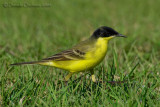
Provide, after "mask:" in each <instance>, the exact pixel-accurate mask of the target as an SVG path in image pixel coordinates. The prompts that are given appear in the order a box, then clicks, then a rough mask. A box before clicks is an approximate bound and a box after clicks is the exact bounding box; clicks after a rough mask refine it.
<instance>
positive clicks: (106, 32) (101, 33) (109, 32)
mask: <svg viewBox="0 0 160 107" xmlns="http://www.w3.org/2000/svg"><path fill="white" fill-rule="evenodd" d="M111 36H116V37H125V36H124V35H122V34H119V33H118V32H117V31H115V30H114V29H112V28H110V27H106V26H102V27H100V28H98V29H97V30H95V31H94V33H93V34H92V36H91V37H93V38H99V37H102V38H103V37H111Z"/></svg>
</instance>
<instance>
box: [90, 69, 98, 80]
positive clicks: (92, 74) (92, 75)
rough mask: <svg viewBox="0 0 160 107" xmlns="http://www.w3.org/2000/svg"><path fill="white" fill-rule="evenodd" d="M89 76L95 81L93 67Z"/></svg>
mask: <svg viewBox="0 0 160 107" xmlns="http://www.w3.org/2000/svg"><path fill="white" fill-rule="evenodd" d="M91 77H92V81H93V82H97V80H96V77H95V75H94V71H93V69H92V70H91Z"/></svg>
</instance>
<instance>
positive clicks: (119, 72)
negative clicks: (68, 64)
mask: <svg viewBox="0 0 160 107" xmlns="http://www.w3.org/2000/svg"><path fill="white" fill-rule="evenodd" d="M159 4H160V1H159V0H155V1H153V0H141V1H139V0H132V1H131V0H123V1H120V0H114V1H113V0H100V1H96V0H85V1H82V0H76V1H74V0H70V1H64V0H50V1H43V0H37V1H36V0H35V1H34V2H31V1H29V0H26V1H23V2H22V1H15V0H8V1H4V0H1V1H0V93H1V94H0V105H3V106H6V105H9V106H16V105H19V106H22V105H30V106H102V105H104V106H158V105H160V42H159V41H160V30H159V28H160V20H159V16H160V12H159ZM36 5H40V6H39V7H38V6H36ZM44 5H45V6H44ZM102 25H105V26H109V27H112V28H114V29H115V30H117V31H118V32H120V33H121V34H124V35H126V36H127V38H114V39H113V40H111V41H110V43H109V48H108V52H107V55H106V57H105V59H104V61H103V62H102V63H101V64H100V65H98V66H97V67H95V69H94V72H95V73H96V77H97V78H98V82H97V83H93V82H92V81H91V79H90V75H91V74H90V73H85V74H83V75H84V76H82V74H76V75H74V76H73V77H72V78H71V80H70V81H68V83H66V82H64V76H65V75H67V72H66V71H63V70H60V69H56V68H53V67H47V66H40V65H27V66H15V67H11V66H9V65H10V64H12V63H15V62H23V61H35V60H40V59H42V58H46V57H49V56H51V55H53V54H55V53H57V52H60V51H62V50H64V49H68V48H69V47H72V46H73V45H75V44H76V43H78V42H79V41H82V40H84V39H87V38H88V37H89V36H90V35H91V34H92V32H93V31H94V30H95V29H96V28H98V27H100V26H102ZM81 76H82V77H81ZM112 81H117V82H112ZM119 81H121V82H119Z"/></svg>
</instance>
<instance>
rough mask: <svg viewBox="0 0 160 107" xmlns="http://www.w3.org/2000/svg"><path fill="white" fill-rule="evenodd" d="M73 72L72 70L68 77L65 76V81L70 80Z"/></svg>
mask: <svg viewBox="0 0 160 107" xmlns="http://www.w3.org/2000/svg"><path fill="white" fill-rule="evenodd" d="M72 74H73V73H72V72H70V73H69V74H68V75H67V76H66V77H65V81H68V80H69V79H70V78H71V76H72Z"/></svg>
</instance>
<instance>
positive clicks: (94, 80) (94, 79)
mask: <svg viewBox="0 0 160 107" xmlns="http://www.w3.org/2000/svg"><path fill="white" fill-rule="evenodd" d="M92 81H93V82H94V83H96V82H97V79H96V77H95V75H94V74H93V75H92Z"/></svg>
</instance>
